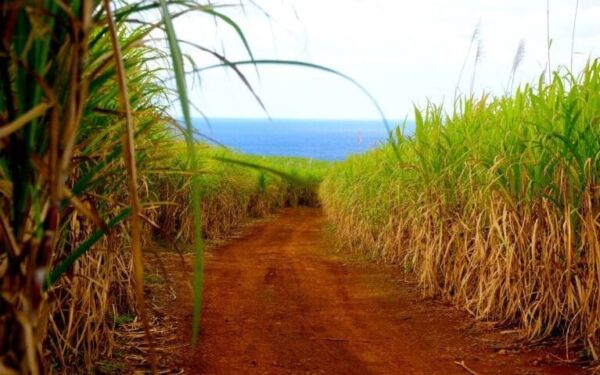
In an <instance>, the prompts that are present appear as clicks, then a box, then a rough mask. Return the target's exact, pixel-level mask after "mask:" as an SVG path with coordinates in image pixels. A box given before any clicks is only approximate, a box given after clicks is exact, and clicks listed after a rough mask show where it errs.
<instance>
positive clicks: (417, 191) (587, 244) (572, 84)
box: [320, 61, 600, 360]
mask: <svg viewBox="0 0 600 375" xmlns="http://www.w3.org/2000/svg"><path fill="white" fill-rule="evenodd" d="M599 124H600V62H599V61H593V62H590V63H589V64H588V66H587V67H586V68H585V69H584V70H583V72H582V73H581V74H580V75H578V76H574V75H573V74H571V73H569V72H565V71H561V72H555V73H554V74H553V75H552V80H551V82H549V83H545V82H544V81H543V78H541V79H540V81H539V83H538V84H537V85H536V86H531V85H527V86H525V87H522V88H519V89H517V90H516V92H515V93H514V95H512V96H506V97H496V98H494V97H490V96H486V95H484V96H482V97H481V98H465V99H462V100H459V101H457V102H456V104H455V107H454V110H453V111H452V112H451V113H449V114H447V113H444V112H443V110H442V109H441V108H440V107H437V106H435V105H429V106H428V107H427V108H425V109H424V110H416V111H415V125H416V128H415V132H414V134H413V135H411V136H406V135H404V134H401V132H400V131H399V130H398V131H397V132H396V134H395V137H394V140H393V142H394V144H393V145H391V144H390V145H387V146H385V147H382V148H380V149H377V150H375V151H372V152H370V153H368V154H366V155H363V156H355V157H352V158H350V159H349V160H347V161H345V162H342V163H339V164H337V165H335V166H334V167H332V169H331V171H330V172H329V173H328V174H327V176H326V178H325V180H324V182H323V184H322V186H321V190H320V195H321V197H322V200H323V206H324V208H325V210H326V212H327V214H328V216H329V217H330V218H331V219H332V221H333V222H334V223H335V225H336V231H337V233H338V235H339V237H340V239H341V241H342V244H343V245H345V246H347V247H349V248H351V249H354V250H356V251H363V252H368V253H371V254H372V255H375V256H377V257H379V258H382V259H384V260H386V261H389V262H396V263H399V264H401V265H403V267H404V268H405V269H406V270H407V271H410V272H412V273H414V274H415V275H416V276H417V278H418V279H419V281H420V283H421V285H422V286H423V287H424V289H425V290H426V291H427V292H428V293H429V294H431V295H438V296H442V297H443V298H446V299H449V300H451V301H453V302H454V303H456V304H459V305H461V306H463V307H465V308H466V309H467V310H468V311H470V312H471V313H472V314H473V315H475V316H476V317H478V318H482V319H483V318H484V319H492V320H496V321H499V322H502V323H505V324H510V325H517V326H520V327H521V328H523V332H524V334H525V336H526V337H528V338H529V339H531V340H534V339H538V338H544V337H548V336H550V335H554V334H556V333H561V334H562V335H564V337H565V340H566V343H567V345H569V344H574V343H578V344H582V345H584V346H585V347H586V349H587V350H589V352H590V354H591V357H592V358H593V359H594V360H598V356H599V354H600V352H598V350H600V294H599V293H598V291H599V290H600V278H599V277H598V275H600V240H599V236H598V228H599V225H600V185H599V178H600V126H598V125H599Z"/></svg>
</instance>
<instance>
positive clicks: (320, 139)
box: [194, 118, 397, 161]
mask: <svg viewBox="0 0 600 375" xmlns="http://www.w3.org/2000/svg"><path fill="white" fill-rule="evenodd" d="M209 121H210V125H209V124H207V122H206V120H204V119H202V118H197V119H194V127H195V128H196V130H198V131H199V132H200V133H201V134H203V135H205V136H207V137H210V138H212V139H214V140H215V141H217V142H219V143H221V144H223V145H225V146H227V147H229V148H232V149H235V150H238V151H241V152H244V153H247V154H258V155H277V156H298V157H307V158H313V159H321V160H332V161H333V160H342V159H345V158H347V157H348V156H349V155H353V154H358V153H362V152H365V151H367V150H369V149H372V148H374V147H377V146H378V145H381V144H383V143H385V142H386V139H387V131H386V129H385V125H384V124H383V122H382V121H381V120H283V119H274V120H268V119H223V118H219V119H209ZM396 124H397V122H390V125H391V126H392V125H396Z"/></svg>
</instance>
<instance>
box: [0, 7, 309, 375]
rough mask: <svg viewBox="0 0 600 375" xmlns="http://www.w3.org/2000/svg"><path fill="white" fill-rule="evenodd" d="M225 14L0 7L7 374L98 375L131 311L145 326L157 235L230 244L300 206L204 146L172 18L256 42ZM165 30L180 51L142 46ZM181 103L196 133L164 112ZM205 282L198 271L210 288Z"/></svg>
mask: <svg viewBox="0 0 600 375" xmlns="http://www.w3.org/2000/svg"><path fill="white" fill-rule="evenodd" d="M219 9H220V8H219V5H217V4H210V3H207V4H202V3H199V2H196V1H161V2H158V3H157V2H145V1H140V2H134V1H132V2H127V1H120V2H109V1H106V0H104V1H102V2H99V1H92V0H73V1H66V2H65V1H62V2H59V1H55V0H42V1H36V2H29V1H7V2H3V3H2V5H0V93H1V94H0V241H1V243H2V246H1V247H0V278H1V280H2V283H1V286H0V288H1V289H0V291H1V293H0V372H2V373H32V374H39V373H46V372H49V371H51V370H52V369H53V368H55V367H58V368H61V369H63V370H64V371H72V370H74V369H78V370H83V369H86V370H90V371H91V368H92V367H93V362H94V360H95V359H96V358H97V357H99V356H104V355H107V356H110V354H111V352H112V350H113V348H114V345H113V344H114V336H113V331H114V327H115V324H116V323H115V321H116V320H117V317H118V316H119V315H121V314H124V313H129V312H134V313H137V314H138V316H139V317H140V318H141V319H142V321H144V325H145V326H146V331H148V324H147V323H146V319H145V314H144V305H145V303H144V298H143V297H144V295H143V293H144V291H143V271H144V270H143V264H142V253H143V251H144V248H146V247H147V245H148V242H149V241H150V239H151V237H152V236H150V235H151V234H155V235H157V236H160V237H161V238H162V239H164V240H169V241H173V242H176V241H178V240H183V239H186V240H190V239H191V238H192V237H193V238H195V240H196V244H197V246H198V247H199V249H201V240H202V238H203V237H204V235H203V234H202V228H204V231H206V235H207V236H213V235H217V234H218V233H222V232H225V231H226V230H227V226H228V225H233V224H232V222H234V221H236V220H237V219H239V218H242V217H243V215H249V214H252V213H256V214H259V213H265V212H267V211H268V210H269V209H271V208H274V207H276V206H278V205H281V204H285V203H286V201H287V200H293V199H295V198H292V197H294V194H295V193H294V191H295V190H294V189H293V188H291V187H290V186H291V185H289V184H288V183H283V182H281V180H280V179H279V178H274V177H272V176H271V175H270V174H269V173H268V172H267V171H266V170H261V169H260V168H259V169H258V171H256V170H255V171H253V172H241V166H239V165H238V166H237V167H233V166H232V167H230V168H234V169H229V170H227V168H225V167H223V168H221V169H219V168H216V167H215V165H216V161H215V160H216V159H215V155H213V154H212V153H211V152H212V151H211V152H206V151H202V152H197V149H198V148H202V147H203V146H197V145H195V140H194V138H193V137H192V129H191V125H190V119H189V115H188V114H189V111H187V110H189V103H188V101H187V96H186V87H185V77H183V75H184V74H185V73H184V69H183V67H182V66H181V65H182V55H181V52H180V51H179V48H178V43H180V42H179V41H178V40H177V38H176V36H175V34H174V30H173V26H172V23H171V21H172V19H174V18H176V17H179V16H181V15H183V14H186V13H188V12H192V11H194V12H201V13H204V14H206V15H208V16H209V17H211V18H215V19H217V20H218V21H220V22H223V23H225V24H227V25H228V26H230V27H233V28H234V29H235V30H236V31H237V32H238V34H239V36H240V38H241V39H242V40H244V42H245V39H244V37H243V33H242V32H241V30H240V29H239V28H238V27H237V25H236V24H235V22H234V21H233V20H232V19H230V18H228V17H226V16H225V15H223V14H222V13H220V11H219ZM159 13H160V17H147V15H151V16H152V15H157V14H159ZM153 18H154V19H156V21H155V22H148V21H147V20H148V19H153ZM161 30H164V31H166V35H167V37H168V40H170V41H171V42H172V43H171V44H170V45H169V48H167V49H165V50H161V49H155V48H152V47H150V46H149V45H148V44H146V43H145V40H146V39H147V38H148V36H149V35H150V34H151V33H154V32H157V31H161ZM246 45H247V43H246ZM204 52H206V53H212V54H213V55H215V54H216V53H215V52H214V51H211V50H210V49H206V48H204ZM216 55H217V56H221V55H219V54H216ZM250 56H251V55H250ZM169 57H171V60H170V61H172V65H171V66H169V64H168V61H169ZM251 57H252V56H251ZM171 68H173V69H175V72H176V73H177V74H176V76H177V79H178V81H181V80H183V81H182V82H180V83H179V85H178V87H177V91H172V90H171V89H170V88H169V87H168V86H167V85H166V84H165V81H164V77H165V76H168V75H169V74H167V73H165V72H164V70H165V69H171ZM242 77H243V75H242ZM175 98H178V99H180V100H179V102H180V103H181V104H182V106H183V107H182V108H183V112H184V113H186V122H187V125H188V126H187V129H182V128H181V127H180V126H179V125H178V124H177V122H176V121H175V120H174V119H172V118H170V117H169V114H168V112H167V111H166V108H167V107H168V106H169V105H170V104H171V103H173V102H174V99H175ZM186 109H187V110H186ZM182 130H183V136H184V137H185V138H186V139H187V141H188V142H187V143H188V147H187V151H185V152H184V151H182V148H181V142H180V140H179V139H180V135H181V134H182ZM200 157H204V158H206V159H207V160H208V161H207V162H206V163H202V164H200V163H199V158H200ZM227 158H229V159H235V158H238V159H239V158H240V156H239V155H235V154H231V153H230V154H227ZM259 162H261V163H262V162H264V161H263V160H258V161H257V160H250V159H246V161H245V163H246V164H251V165H252V166H253V167H254V168H257V164H258V163H259ZM269 163H270V165H275V164H276V166H277V168H280V167H283V168H285V165H283V164H285V163H284V162H281V163H280V162H274V161H271V162H268V163H267V164H269ZM286 163H287V162H286ZM228 173H232V174H235V175H236V177H235V178H231V177H227V175H228ZM216 175H219V176H220V177H218V178H216V179H215V178H214V176H216ZM284 177H285V176H284ZM236 184H237V185H236ZM190 185H191V186H193V188H192V189H190ZM244 185H247V186H244ZM274 186H277V188H275V187H274ZM217 188H220V190H215V189H217ZM202 189H205V190H206V191H204V193H205V195H204V196H203V198H202V197H201V196H200V193H202V191H201V190H202ZM305 193H306V192H302V193H298V195H297V196H303V194H305ZM211 194H213V196H211ZM224 198H227V199H229V198H235V199H237V200H236V201H234V203H232V204H233V205H237V204H241V203H244V204H246V206H243V207H242V208H238V207H235V208H231V207H230V208H231V210H232V211H235V212H237V213H235V214H232V216H235V215H238V217H236V219H233V218H231V217H229V216H226V215H224V212H225V211H226V210H225V209H224V208H226V207H228V206H227V205H225V204H222V203H223V202H225V201H227V199H224ZM190 202H191V203H192V204H191V205H190V204H189V203H190ZM274 202H278V203H274ZM281 202H283V203H281ZM200 206H205V209H206V211H207V214H205V215H203V217H200V214H199V212H200V208H201V207H200ZM177 210H180V211H177ZM189 210H195V213H194V214H193V215H191V214H190V213H189V212H188V211H189ZM211 210H214V212H213V211H211ZM236 210H237V211H236ZM242 212H243V213H244V214H242ZM178 213H180V215H179V216H173V215H175V214H178ZM213 213H214V215H221V217H213V216H211V215H212V214H213ZM174 218H176V219H177V220H179V221H180V222H175V223H174ZM182 228H183V229H182ZM215 228H218V229H215ZM192 233H193V235H192ZM198 259H199V261H200V260H201V252H198ZM200 277H201V267H200V268H199V270H198V272H197V273H196V278H197V280H196V282H195V285H196V286H197V288H196V289H197V290H199V287H201V284H200V283H199V281H200V280H201V279H200ZM197 300H198V301H199V298H197ZM134 301H135V303H134ZM195 309H196V313H197V312H198V311H199V303H197V304H196V307H195ZM195 330H197V327H196V329H195ZM147 336H148V338H150V335H149V333H147ZM47 353H51V356H50V359H51V361H47V360H46V359H47V357H48V355H47ZM152 362H154V361H152ZM68 369H70V370H68Z"/></svg>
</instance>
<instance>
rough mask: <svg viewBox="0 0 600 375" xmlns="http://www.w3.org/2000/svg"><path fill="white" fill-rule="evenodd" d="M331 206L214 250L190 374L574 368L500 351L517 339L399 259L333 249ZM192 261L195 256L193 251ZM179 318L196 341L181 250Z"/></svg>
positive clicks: (276, 221) (249, 231) (175, 307)
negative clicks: (420, 279)
mask: <svg viewBox="0 0 600 375" xmlns="http://www.w3.org/2000/svg"><path fill="white" fill-rule="evenodd" d="M325 228H326V224H325V220H324V218H323V214H322V212H321V211H320V210H319V209H315V208H289V209H286V210H284V211H283V212H282V214H281V215H279V216H277V217H274V218H271V219H268V220H262V221H260V222H258V223H255V224H253V225H252V226H250V227H249V228H246V230H245V231H244V233H243V234H242V235H241V236H240V237H238V238H236V239H234V240H231V241H229V242H228V243H227V244H225V245H223V246H220V247H216V248H214V249H212V250H210V251H209V252H208V253H207V255H206V270H205V291H204V306H203V311H202V319H201V331H200V341H199V342H200V343H199V345H198V347H197V348H196V349H195V350H191V349H190V350H187V352H186V351H184V352H183V355H182V357H181V358H182V359H183V360H184V361H185V363H184V368H185V369H186V370H187V371H186V372H187V373H192V374H196V373H198V374H246V373H250V374H254V373H256V374H296V373H298V374H304V373H310V374H454V373H456V374H468V373H469V371H472V372H473V373H478V374H571V373H577V368H572V367H569V366H567V365H560V364H557V363H556V362H555V361H550V360H549V359H550V358H554V357H553V356H552V355H551V354H550V353H548V352H546V351H543V350H540V349H537V350H535V351H526V350H503V349H502V350H501V349H499V345H503V344H506V339H507V336H508V335H500V334H499V333H498V331H497V330H492V331H490V329H484V328H482V326H483V324H476V323H475V321H474V320H473V319H472V318H471V317H469V316H468V315H467V314H466V313H464V312H461V311H460V310H458V309H454V308H452V307H449V306H446V305H444V304H442V303H440V302H435V301H431V300H425V299H423V298H422V296H421V295H420V293H419V291H418V289H417V288H416V286H414V284H411V283H408V282H406V281H403V277H402V274H401V272H400V271H399V270H398V267H397V266H395V267H394V266H385V265H382V264H375V263H372V262H368V261H366V260H364V259H362V258H360V257H358V256H353V255H348V254H343V253H335V252H334V251H333V250H331V246H330V243H329V241H327V239H326V238H327V236H326V235H325V232H326V229H325ZM189 260H190V261H188V262H187V264H188V265H189V264H191V258H190V259H189ZM167 263H168V264H167V266H168V267H169V268H176V269H174V270H172V271H170V274H174V272H177V274H178V275H179V276H180V277H178V279H176V280H174V281H173V282H174V283H175V287H176V290H178V302H177V303H173V304H171V306H170V307H169V314H173V315H174V316H176V318H177V320H178V322H179V323H178V327H179V328H178V329H179V330H180V332H179V336H180V337H181V340H182V343H187V342H188V341H187V340H188V339H189V335H190V327H191V322H190V319H191V293H190V292H189V282H188V281H187V280H189V277H190V276H189V275H190V272H191V271H190V269H182V267H181V263H180V262H179V261H178V260H177V259H176V258H175V257H173V260H172V262H167Z"/></svg>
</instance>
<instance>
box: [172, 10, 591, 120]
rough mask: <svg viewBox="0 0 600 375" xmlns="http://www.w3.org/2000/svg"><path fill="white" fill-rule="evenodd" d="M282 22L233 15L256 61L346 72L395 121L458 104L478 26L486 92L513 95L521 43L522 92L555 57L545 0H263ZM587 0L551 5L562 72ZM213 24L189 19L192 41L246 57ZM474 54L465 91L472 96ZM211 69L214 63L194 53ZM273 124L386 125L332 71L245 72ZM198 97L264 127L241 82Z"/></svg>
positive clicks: (215, 109)
mask: <svg viewBox="0 0 600 375" xmlns="http://www.w3.org/2000/svg"><path fill="white" fill-rule="evenodd" d="M256 2H257V3H258V4H259V5H260V6H261V7H263V8H264V9H265V10H266V11H267V12H268V13H269V14H270V15H271V19H269V18H267V17H265V16H264V15H263V14H262V13H261V12H260V11H259V10H258V9H256V8H255V7H253V6H251V5H248V6H247V7H246V10H245V13H244V12H242V11H241V10H240V9H235V8H228V9H224V10H223V11H224V12H226V13H227V14H228V15H230V16H231V17H232V18H233V19H235V20H236V21H238V22H239V24H240V26H241V27H242V29H243V30H244V32H245V35H246V37H247V38H248V41H249V43H250V45H251V47H252V49H253V52H254V54H255V57H256V58H277V59H297V60H304V61H310V62H314V63H318V64H322V65H326V66H328V67H332V68H334V69H337V70H339V71H341V72H343V73H346V74H348V75H350V76H352V77H353V78H355V79H356V80H358V81H359V82H360V83H361V84H363V85H364V86H365V87H367V88H368V89H369V90H370V91H371V93H372V94H373V95H374V96H375V97H376V98H377V99H378V101H379V102H380V104H381V105H382V106H383V108H384V111H385V112H386V114H387V116H388V117H390V118H404V117H405V116H409V117H411V114H412V104H413V103H417V104H419V105H423V104H424V103H425V101H426V100H427V99H431V100H433V101H435V102H440V101H441V100H443V99H446V101H449V100H451V99H452V97H453V95H454V90H455V86H456V83H457V79H458V75H459V71H460V69H461V66H462V64H463V61H464V60H465V56H466V53H467V50H468V47H469V43H470V40H471V36H472V33H473V30H474V28H475V25H477V24H478V23H479V24H480V38H481V40H482V45H483V54H482V58H481V61H480V64H479V65H478V66H477V71H476V77H475V90H476V92H480V91H481V90H485V91H491V92H493V93H502V92H503V91H504V90H505V88H506V84H507V81H508V77H509V74H510V69H511V66H512V60H513V57H514V54H515V52H516V50H517V46H518V44H519V41H520V40H524V41H525V46H526V47H525V56H524V59H523V61H522V64H521V67H520V68H519V71H518V74H517V76H516V81H517V82H521V83H522V82H533V81H535V80H536V79H537V77H539V75H540V74H541V73H542V70H543V69H544V67H545V64H546V61H547V58H546V54H547V50H546V1H545V0H531V1H523V0H504V1H499V0H479V1H477V0H471V1H467V0H460V1H458V0H457V1H448V0H420V1H400V0H369V1H366V0H362V1H361V0H318V1H317V0H298V1H293V0H288V1H274V0H256ZM574 10H575V0H560V1H559V0H551V1H550V32H551V38H552V40H553V44H552V49H551V62H552V65H553V67H556V66H558V65H566V66H568V65H569V64H570V59H571V53H570V51H571V29H572V27H573V15H574ZM599 18H600V3H599V2H598V1H593V0H580V9H579V16H578V22H577V28H576V35H575V51H576V52H577V54H576V55H575V56H574V62H575V70H578V69H580V68H581V67H582V66H583V64H584V63H585V61H586V60H587V58H588V57H590V56H592V57H594V56H598V54H599V48H600V27H598V26H597V20H598V19H599ZM217 24H218V28H217V29H215V21H214V20H212V19H211V18H210V17H208V16H189V17H186V18H182V19H179V20H177V28H178V32H179V34H180V37H181V38H182V39H188V40H193V41H194V42H197V43H201V44H203V45H206V46H211V47H214V48H217V49H219V50H220V49H222V48H223V46H224V49H225V52H226V53H227V55H228V57H229V58H230V59H232V60H235V59H246V58H247V53H246V52H245V49H244V46H243V44H242V43H241V42H240V40H239V37H238V36H237V35H236V33H235V31H234V30H233V29H232V28H230V27H228V26H227V25H226V24H225V23H223V22H217ZM473 55H474V51H472V52H471V56H470V57H469V60H468V62H467V67H466V69H465V73H464V75H463V78H462V82H461V86H460V88H461V90H462V91H463V92H465V91H466V92H468V91H469V86H470V81H471V77H472V73H473V58H474V56H473ZM194 56H195V57H196V62H197V63H198V64H199V65H207V64H210V63H211V62H213V61H214V60H213V59H211V58H210V57H208V56H206V55H204V54H199V53H194ZM244 72H245V73H246V74H247V75H248V77H249V78H250V79H251V81H252V82H253V84H254V85H255V87H256V89H257V91H258V92H259V94H260V96H261V98H262V99H263V100H264V102H265V103H266V105H267V107H268V109H269V112H270V114H271V115H272V116H273V117H284V118H375V117H377V113H376V111H375V110H374V108H373V106H372V105H370V103H369V102H368V100H367V99H366V98H365V97H364V96H363V95H361V93H360V92H359V91H358V90H356V89H354V88H353V87H352V86H351V85H350V84H348V83H347V82H344V81H342V80H340V79H339V78H336V77H333V76H328V75H327V74H325V73H321V72H315V71H308V70H303V69H298V68H290V67H263V68H260V80H258V79H257V77H256V73H254V71H253V69H251V68H244ZM202 78H203V81H202V86H201V87H200V88H198V87H195V89H194V92H193V95H192V98H193V101H194V103H195V104H196V105H197V106H198V107H200V108H201V109H202V110H203V111H204V112H205V113H206V114H208V115H209V116H214V117H260V116H263V113H262V111H261V109H260V107H259V106H258V105H256V103H255V102H254V101H253V99H252V97H251V96H250V95H249V94H248V93H247V92H246V90H245V89H244V87H243V85H242V84H241V83H240V82H239V80H238V79H237V77H236V76H235V74H233V73H232V72H228V73H227V72H224V71H211V72H206V73H205V74H203V77H202Z"/></svg>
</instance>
